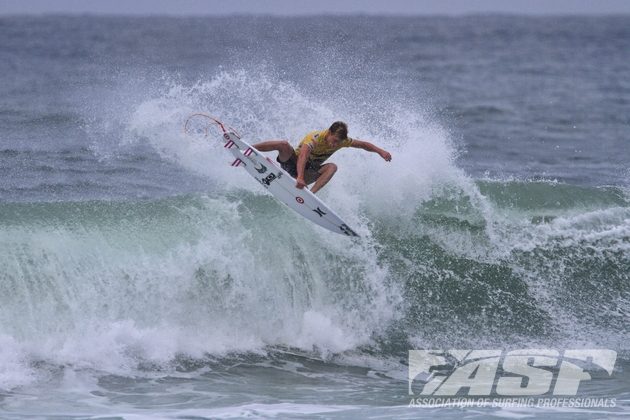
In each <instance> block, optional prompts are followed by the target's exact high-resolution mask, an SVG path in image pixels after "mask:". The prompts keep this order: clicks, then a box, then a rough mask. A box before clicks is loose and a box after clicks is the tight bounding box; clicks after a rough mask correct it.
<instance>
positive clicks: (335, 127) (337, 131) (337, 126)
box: [328, 121, 348, 140]
mask: <svg viewBox="0 0 630 420" xmlns="http://www.w3.org/2000/svg"><path fill="white" fill-rule="evenodd" d="M328 131H330V134H334V135H336V136H337V137H339V140H345V139H347V138H348V124H346V123H345V122H343V121H335V122H334V123H332V125H331V126H330V128H329V129H328Z"/></svg>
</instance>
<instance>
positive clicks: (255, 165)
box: [223, 131, 359, 236]
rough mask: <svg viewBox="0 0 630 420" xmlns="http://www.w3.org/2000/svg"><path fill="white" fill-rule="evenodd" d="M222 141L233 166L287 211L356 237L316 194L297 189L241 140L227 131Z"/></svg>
mask: <svg viewBox="0 0 630 420" xmlns="http://www.w3.org/2000/svg"><path fill="white" fill-rule="evenodd" d="M223 141H224V142H225V145H224V147H225V148H227V149H228V150H229V151H230V153H231V154H232V156H234V162H232V166H242V167H243V168H245V170H246V171H247V172H248V173H249V174H250V175H251V176H252V177H253V178H254V179H256V180H257V181H258V182H259V183H260V184H261V185H262V186H263V187H264V188H266V189H267V191H269V192H270V193H271V194H272V195H273V196H274V197H276V198H277V199H278V200H280V201H281V202H282V203H284V204H286V205H287V206H288V207H289V208H291V209H292V210H294V211H296V212H297V213H298V214H300V215H301V216H303V217H304V218H306V219H308V220H310V221H311V222H313V223H315V224H317V225H319V226H321V227H323V228H325V229H328V230H329V231H331V232H335V233H340V234H343V235H347V236H359V235H357V234H356V232H355V231H354V230H352V229H351V228H350V227H349V226H348V224H347V223H345V222H344V221H343V220H342V219H341V218H340V217H339V216H338V215H337V214H336V213H335V212H334V211H332V210H331V209H330V208H329V207H328V206H327V205H326V204H324V202H322V201H321V200H320V199H319V198H317V197H316V196H315V194H313V193H312V192H310V191H309V190H308V189H306V188H304V189H299V188H296V186H295V179H293V177H291V175H289V173H288V172H286V171H285V170H284V169H282V168H281V167H280V166H279V165H278V164H276V163H275V162H273V161H272V160H271V159H269V158H268V157H265V156H263V155H262V154H261V153H260V152H259V151H258V150H256V149H255V148H254V147H253V146H251V145H250V144H249V143H247V142H246V141H244V140H241V138H240V137H239V136H238V135H237V134H236V133H234V132H233V131H226V132H225V133H224V134H223Z"/></svg>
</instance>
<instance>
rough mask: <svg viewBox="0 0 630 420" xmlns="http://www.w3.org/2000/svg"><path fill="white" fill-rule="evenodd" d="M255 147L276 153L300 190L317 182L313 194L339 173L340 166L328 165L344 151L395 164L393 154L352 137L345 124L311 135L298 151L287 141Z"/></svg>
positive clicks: (333, 125) (334, 124) (337, 123)
mask: <svg viewBox="0 0 630 420" xmlns="http://www.w3.org/2000/svg"><path fill="white" fill-rule="evenodd" d="M254 147H255V148H256V149H257V150H259V151H261V152H271V151H273V150H276V151H277V152H278V157H277V161H278V162H279V163H280V165H281V166H282V169H284V170H285V171H287V172H288V173H289V174H290V175H291V176H292V177H293V178H295V180H296V184H295V186H296V187H297V188H300V189H301V188H304V187H305V186H307V185H310V184H312V183H313V182H315V185H313V187H312V188H311V192H312V193H316V192H317V191H319V190H320V189H321V188H322V187H323V186H324V185H326V184H327V183H328V181H330V179H331V178H332V177H333V175H334V174H335V172H337V165H335V164H334V163H331V162H329V163H324V161H325V160H327V159H328V158H329V157H330V156H331V155H332V154H333V153H335V152H336V151H337V150H339V149H341V148H342V147H354V148H357V149H363V150H367V151H368V152H374V153H378V154H379V155H380V156H381V157H382V158H383V159H385V161H387V162H389V161H391V160H392V155H391V154H390V153H389V152H387V151H385V150H383V149H381V148H379V147H377V146H375V145H374V144H372V143H370V142H367V141H362V140H357V139H352V138H350V137H348V125H347V124H346V123H344V122H343V121H335V122H334V123H333V124H332V125H331V126H330V127H329V128H328V129H327V130H321V131H312V132H310V133H308V134H307V135H306V136H305V137H304V139H302V141H301V142H300V144H299V145H298V147H296V148H295V149H294V148H293V147H292V146H291V145H290V144H289V142H288V141H286V140H268V141H264V142H261V143H258V144H255V145H254Z"/></svg>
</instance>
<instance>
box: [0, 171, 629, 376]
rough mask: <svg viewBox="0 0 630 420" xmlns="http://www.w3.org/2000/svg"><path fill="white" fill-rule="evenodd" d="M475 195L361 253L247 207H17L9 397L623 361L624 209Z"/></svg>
mask: <svg viewBox="0 0 630 420" xmlns="http://www.w3.org/2000/svg"><path fill="white" fill-rule="evenodd" d="M469 187H470V188H472V191H474V192H475V195H470V194H468V193H466V192H465V191H464V190H456V189H454V188H453V187H450V188H445V189H444V190H442V191H439V192H435V193H434V194H432V195H431V197H430V198H429V199H427V200H426V201H424V202H422V203H416V204H415V206H413V214H412V216H411V217H410V218H407V217H399V215H397V214H396V213H394V214H392V213H389V214H384V213H379V212H378V211H372V210H361V211H360V213H361V217H357V218H356V219H355V223H358V224H359V226H360V229H361V230H362V233H363V235H364V236H367V238H365V239H363V240H360V241H356V242H352V241H351V240H349V239H347V238H344V237H341V236H340V237H337V236H336V235H335V236H333V235H330V234H329V233H327V232H324V231H322V230H321V229H319V228H317V227H316V226H311V225H309V224H305V223H304V221H303V220H301V219H300V218H299V216H297V215H295V214H293V213H292V212H291V211H290V210H289V209H287V208H285V207H283V206H282V205H281V204H279V203H277V202H276V201H275V200H274V199H273V198H271V197H269V196H267V195H264V194H257V193H252V192H250V191H248V190H247V189H244V190H238V191H233V192H230V193H226V194H221V195H216V196H212V195H203V196H198V195H191V196H182V197H176V198H168V199H161V200H152V201H128V202H99V201H91V202H74V203H72V202H64V203H17V204H2V205H1V206H0V216H1V218H0V220H2V223H1V225H0V226H1V232H2V235H0V238H1V240H0V255H1V258H2V261H1V264H2V267H3V270H2V273H1V281H0V321H1V325H2V328H3V331H2V335H1V336H0V340H1V341H2V343H3V345H2V348H3V349H5V351H4V352H3V353H4V354H3V358H2V359H1V360H0V366H2V371H3V372H8V371H13V373H14V374H13V375H3V378H4V380H5V383H3V384H2V386H3V387H11V386H15V385H18V384H20V383H24V382H28V381H29V380H30V379H32V377H33V376H35V377H36V376H37V373H38V372H37V369H36V368H33V361H34V360H45V361H46V362H48V363H53V364H60V365H85V366H90V367H91V368H95V369H100V370H105V371H111V372H124V371H125V369H126V368H127V367H128V366H129V365H130V364H132V365H133V364H134V363H137V362H138V361H142V360H144V361H145V362H151V363H158V364H160V363H168V362H169V361H170V360H172V359H173V358H175V357H177V356H178V355H182V354H183V355H187V356H188V357H204V355H206V354H214V355H217V356H220V355H225V354H228V353H231V352H251V351H254V352H255V351H261V350H264V349H265V348H269V347H270V346H271V347H272V348H273V347H274V346H286V347H292V348H297V349H301V350H302V351H306V352H313V351H315V352H316V353H317V354H320V355H324V356H325V355H327V354H337V353H342V352H347V351H353V352H358V353H359V354H361V353H362V352H367V353H366V354H375V353H376V354H380V355H381V356H382V357H386V358H388V357H404V355H405V354H406V351H407V350H408V349H409V348H412V347H413V346H415V347H417V348H420V347H422V348H426V347H438V348H440V346H442V347H443V346H447V345H450V346H453V345H462V346H474V347H482V348H483V347H484V346H497V345H500V346H505V345H506V343H507V344H508V345H509V346H519V345H523V346H528V347H531V346H532V345H534V344H545V343H546V344H548V345H554V346H556V347H557V346H558V345H559V344H558V343H564V344H565V345H573V346H575V345H580V344H586V343H596V344H597V345H599V346H604V347H607V348H623V347H624V344H623V342H624V340H627V339H628V330H627V327H626V326H625V323H624V319H625V318H626V317H627V316H628V310H629V309H630V308H629V306H628V300H627V297H628V293H629V292H630V289H629V287H630V286H629V284H628V281H627V280H628V277H627V276H628V274H627V273H628V272H630V270H629V269H630V258H629V257H628V256H629V255H630V253H629V252H628V250H629V247H630V240H629V238H630V203H629V202H628V199H627V198H626V197H625V196H624V193H623V192H622V191H621V190H618V189H615V188H591V187H584V188H581V187H572V186H567V185H562V184H553V183H540V182H496V181H484V182H479V183H477V184H471V185H470V186H469ZM16 354H17V355H18V356H16ZM16 362H17V363H16ZM19 366H22V368H19Z"/></svg>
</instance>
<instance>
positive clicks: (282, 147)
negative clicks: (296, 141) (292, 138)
mask: <svg viewBox="0 0 630 420" xmlns="http://www.w3.org/2000/svg"><path fill="white" fill-rule="evenodd" d="M278 151H279V152H281V153H293V147H291V144H290V143H289V142H288V141H286V140H283V141H281V142H280V144H279V145H278Z"/></svg>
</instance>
